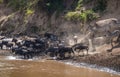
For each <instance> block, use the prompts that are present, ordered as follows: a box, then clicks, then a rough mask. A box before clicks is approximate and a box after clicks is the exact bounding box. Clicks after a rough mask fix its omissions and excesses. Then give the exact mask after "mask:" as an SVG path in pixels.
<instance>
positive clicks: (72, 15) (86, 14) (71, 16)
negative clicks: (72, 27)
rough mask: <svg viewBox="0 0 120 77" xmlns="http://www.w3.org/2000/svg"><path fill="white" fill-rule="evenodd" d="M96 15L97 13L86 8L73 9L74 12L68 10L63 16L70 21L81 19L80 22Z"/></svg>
mask: <svg viewBox="0 0 120 77" xmlns="http://www.w3.org/2000/svg"><path fill="white" fill-rule="evenodd" d="M97 17H98V16H97V14H96V13H95V12H94V11H92V10H86V11H83V12H79V11H75V12H68V13H67V14H66V16H65V18H66V19H67V20H72V21H76V20H77V21H82V22H88V21H92V20H94V19H96V18H97Z"/></svg>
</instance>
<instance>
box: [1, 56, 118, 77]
mask: <svg viewBox="0 0 120 77" xmlns="http://www.w3.org/2000/svg"><path fill="white" fill-rule="evenodd" d="M0 77H120V75H113V74H110V73H106V72H101V71H96V70H94V69H87V68H82V67H75V66H73V65H67V64H64V63H61V62H58V61H54V60H16V59H14V58H13V59H11V60H9V59H7V58H6V57H3V56H2V57H1V56H0Z"/></svg>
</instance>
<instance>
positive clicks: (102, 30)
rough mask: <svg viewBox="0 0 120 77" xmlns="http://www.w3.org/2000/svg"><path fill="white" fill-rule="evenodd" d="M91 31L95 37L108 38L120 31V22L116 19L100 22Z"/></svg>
mask: <svg viewBox="0 0 120 77" xmlns="http://www.w3.org/2000/svg"><path fill="white" fill-rule="evenodd" d="M91 29H92V30H91V31H93V33H94V35H95V36H104V35H107V36H108V35H109V34H110V33H112V32H113V31H115V30H120V22H119V21H118V19H116V18H110V19H105V20H100V21H97V22H96V23H95V24H94V26H92V28H91Z"/></svg>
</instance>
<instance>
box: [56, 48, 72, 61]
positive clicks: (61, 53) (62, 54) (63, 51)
mask: <svg viewBox="0 0 120 77" xmlns="http://www.w3.org/2000/svg"><path fill="white" fill-rule="evenodd" d="M66 53H68V54H69V57H71V53H73V54H74V51H73V49H72V47H60V48H59V52H58V54H59V56H60V58H61V59H65V54H66Z"/></svg>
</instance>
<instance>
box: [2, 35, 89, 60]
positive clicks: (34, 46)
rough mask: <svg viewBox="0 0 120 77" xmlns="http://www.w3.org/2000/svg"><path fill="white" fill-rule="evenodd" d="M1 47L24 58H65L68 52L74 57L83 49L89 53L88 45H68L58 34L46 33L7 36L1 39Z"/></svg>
mask: <svg viewBox="0 0 120 77" xmlns="http://www.w3.org/2000/svg"><path fill="white" fill-rule="evenodd" d="M0 48H1V49H10V51H11V53H12V54H13V55H15V56H22V57H23V58H24V59H30V58H33V57H35V56H46V55H47V56H51V57H56V58H57V59H65V58H66V56H65V54H66V53H67V54H68V55H69V57H74V56H75V52H80V51H83V50H84V49H85V50H86V51H87V54H88V46H86V45H84V44H81V43H79V44H75V45H73V46H66V45H65V44H64V43H63V40H60V39H59V37H58V36H57V35H54V34H52V33H45V34H44V36H43V37H34V38H30V37H29V38H24V39H19V37H18V38H17V37H14V38H11V39H8V38H6V37H4V38H1V39H0Z"/></svg>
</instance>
